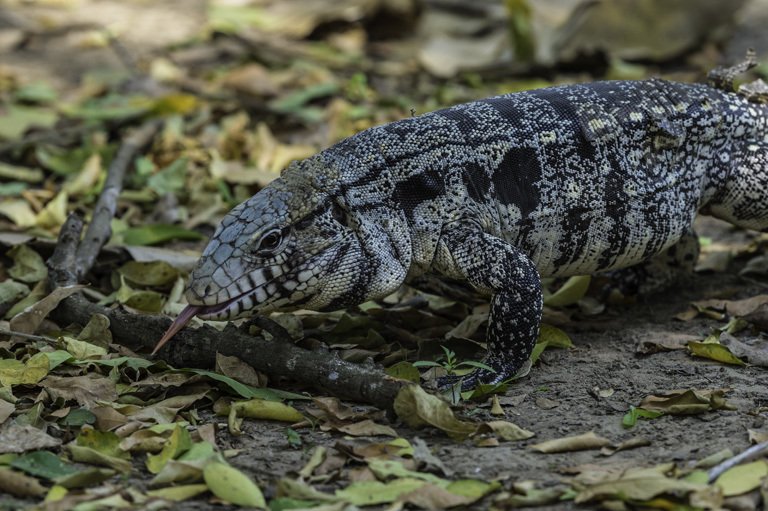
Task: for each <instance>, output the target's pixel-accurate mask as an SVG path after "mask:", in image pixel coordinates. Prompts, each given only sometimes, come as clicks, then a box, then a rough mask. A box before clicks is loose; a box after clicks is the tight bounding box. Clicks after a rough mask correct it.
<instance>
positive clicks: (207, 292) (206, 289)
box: [204, 282, 213, 295]
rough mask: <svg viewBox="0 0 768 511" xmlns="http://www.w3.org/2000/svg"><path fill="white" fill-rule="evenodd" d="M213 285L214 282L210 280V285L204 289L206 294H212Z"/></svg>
mask: <svg viewBox="0 0 768 511" xmlns="http://www.w3.org/2000/svg"><path fill="white" fill-rule="evenodd" d="M212 287H213V285H212V283H210V282H209V283H208V285H207V286H205V290H204V293H205V294H206V295H210V294H211V288H212Z"/></svg>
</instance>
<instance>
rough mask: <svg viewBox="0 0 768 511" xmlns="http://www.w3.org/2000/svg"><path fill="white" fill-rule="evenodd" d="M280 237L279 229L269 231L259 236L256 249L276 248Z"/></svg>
mask: <svg viewBox="0 0 768 511" xmlns="http://www.w3.org/2000/svg"><path fill="white" fill-rule="evenodd" d="M280 239H281V237H280V231H278V230H274V231H269V232H268V233H266V234H265V235H264V236H262V237H261V242H260V243H259V247H258V250H272V249H274V248H277V246H278V245H280Z"/></svg>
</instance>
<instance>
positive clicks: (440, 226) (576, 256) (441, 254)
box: [166, 79, 768, 389]
mask: <svg viewBox="0 0 768 511" xmlns="http://www.w3.org/2000/svg"><path fill="white" fill-rule="evenodd" d="M726 88H727V87H726ZM697 212H703V213H706V214H710V215H714V216H716V217H718V218H722V219H725V220H728V221H730V222H732V223H734V224H736V225H739V226H743V227H748V228H753V229H761V230H763V229H766V228H768V107H767V106H766V105H765V104H761V103H760V102H759V101H751V100H749V99H748V98H745V97H742V96H740V95H738V94H736V93H733V92H728V91H726V90H719V89H718V88H715V87H711V86H707V85H697V84H682V83H672V82H667V81H664V80H660V79H652V80H647V81H636V82H635V81H614V82H598V83H590V84H583V85H567V86H561V87H552V88H546V89H539V90H531V91H527V92H520V93H514V94H507V95H503V96H498V97H495V98H490V99H485V100H481V101H475V102H472V103H467V104H464V105H459V106H455V107H452V108H447V109H444V110H439V111H436V112H432V113H428V114H424V115H420V116H417V117H412V118H408V119H403V120H400V121H397V122H393V123H390V124H386V125H383V126H378V127H375V128H371V129H368V130H366V131H363V132H361V133H358V134H357V135H354V136H352V137H350V138H348V139H346V140H343V141H341V142H339V143H338V144H336V145H334V146H332V147H330V148H328V149H326V150H324V151H322V152H320V153H318V154H317V155H315V156H313V157H311V158H308V159H306V160H304V161H301V162H293V163H292V164H291V165H290V166H288V168H286V169H285V170H284V171H283V172H282V174H281V177H280V178H279V179H277V180H275V181H274V182H272V183H271V184H270V185H268V186H267V187H265V188H264V189H263V190H261V191H260V192H259V193H258V194H256V195H255V196H254V197H252V198H251V199H249V200H247V201H246V202H244V203H242V204H240V205H239V206H237V207H236V208H235V209H233V210H232V211H231V212H230V213H229V214H228V215H227V217H226V218H225V219H224V220H223V222H222V224H221V226H220V227H219V228H218V230H217V231H216V233H215V235H214V237H213V239H212V240H211V242H210V244H209V245H208V247H207V248H206V249H205V252H204V253H203V256H202V258H201V259H200V262H199V263H198V265H197V267H196V268H195V269H194V271H193V272H192V274H191V279H190V284H189V290H188V292H187V299H188V301H189V303H190V304H191V305H190V307H188V309H187V311H185V314H186V315H185V314H182V316H184V317H183V318H182V317H180V318H179V320H177V324H178V327H179V328H180V326H181V324H183V323H184V322H186V321H187V320H188V319H189V318H191V317H192V315H195V314H196V315H198V316H200V317H202V318H204V319H219V320H225V319H233V318H236V317H241V316H246V315H250V314H253V313H256V312H264V311H267V310H270V309H274V308H277V307H282V306H287V305H293V306H297V307H300V308H306V309H314V310H323V311H327V310H336V309H340V308H344V307H348V306H351V305H355V304H359V303H362V302H364V301H367V300H372V299H377V298H380V297H383V296H386V295H387V294H389V293H392V292H393V291H395V290H396V289H397V288H398V287H399V286H400V285H401V284H402V283H403V282H407V281H408V279H411V278H414V277H417V276H420V275H423V274H425V273H433V274H437V275H444V276H450V277H453V278H457V279H462V280H466V281H468V282H469V283H471V284H472V285H473V286H475V287H476V288H477V289H479V290H481V291H485V292H487V293H489V294H490V295H491V296H492V298H491V309H490V318H489V326H488V334H487V343H488V358H487V359H486V361H485V363H486V364H487V365H489V366H491V367H492V368H493V369H495V371H496V372H495V373H492V372H488V371H483V370H478V371H475V372H474V373H472V374H471V375H469V376H468V377H467V378H465V380H464V383H463V387H464V388H465V389H467V388H471V387H473V386H475V385H476V384H477V382H478V381H481V382H483V383H494V382H500V381H503V380H505V379H508V378H509V377H511V376H513V375H514V374H515V372H516V371H517V370H518V368H519V367H520V366H521V365H522V364H523V363H524V362H525V361H526V360H527V358H528V356H529V355H530V352H531V350H532V348H533V346H534V344H535V341H536V337H537V332H538V327H539V321H540V318H541V313H542V291H541V285H540V277H555V276H570V275H584V274H592V273H596V272H604V271H609V270H616V269H620V268H626V270H625V272H626V273H625V274H626V275H627V276H629V277H632V276H634V277H637V276H638V275H640V276H641V277H643V276H645V277H646V279H650V280H653V279H654V278H655V277H654V275H655V273H654V271H656V270H653V265H654V264H656V263H658V261H660V260H662V259H663V260H664V262H665V263H667V262H669V263H671V265H672V266H675V265H677V266H691V265H692V264H693V259H694V257H695V253H697V250H698V244H697V240H696V237H695V233H693V231H692V229H691V224H692V222H693V219H694V217H695V216H696V214H697ZM657 266H658V265H657ZM654 286H655V284H654V283H653V282H651V283H650V284H649V285H648V288H649V289H650V288H653V287H654ZM169 333H170V331H169ZM169 336H170V335H167V336H166V339H167V338H168V337H169Z"/></svg>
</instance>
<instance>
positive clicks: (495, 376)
mask: <svg viewBox="0 0 768 511" xmlns="http://www.w3.org/2000/svg"><path fill="white" fill-rule="evenodd" d="M494 369H496V372H492V371H489V370H487V369H480V368H477V369H474V370H473V371H471V372H469V373H467V374H465V375H462V376H450V375H449V376H442V377H440V378H438V379H437V390H438V391H440V392H444V391H446V390H449V389H451V388H452V387H453V386H454V385H456V384H457V383H459V381H461V391H462V392H468V391H470V390H474V389H475V388H476V387H477V386H478V385H480V384H482V385H497V384H499V383H503V382H505V381H507V380H509V379H510V378H512V377H513V376H515V374H517V371H516V370H515V368H514V367H511V366H505V367H499V368H494Z"/></svg>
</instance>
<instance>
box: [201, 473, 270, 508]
mask: <svg viewBox="0 0 768 511" xmlns="http://www.w3.org/2000/svg"><path fill="white" fill-rule="evenodd" d="M203 479H205V484H207V485H208V488H210V490H211V492H212V493H213V494H214V495H216V496H217V497H219V498H220V499H223V500H226V501H227V502H231V503H232V504H235V505H238V506H250V507H257V508H260V509H266V508H267V502H266V500H264V495H263V494H262V493H261V489H259V487H258V486H256V484H255V483H254V482H253V481H251V479H250V478H249V477H248V476H246V475H245V474H243V473H242V472H240V471H239V470H237V469H236V468H234V467H231V466H229V465H225V464H223V463H209V464H208V465H206V466H205V468H204V469H203Z"/></svg>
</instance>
